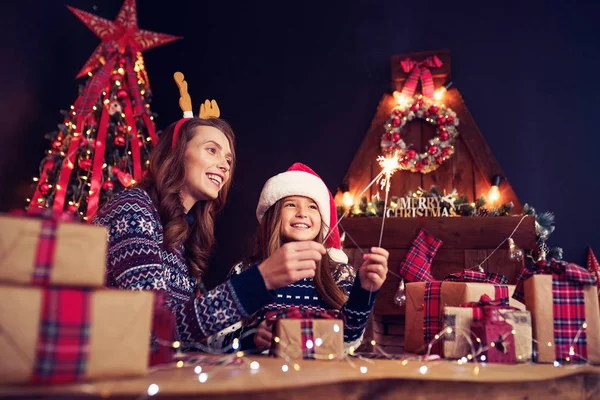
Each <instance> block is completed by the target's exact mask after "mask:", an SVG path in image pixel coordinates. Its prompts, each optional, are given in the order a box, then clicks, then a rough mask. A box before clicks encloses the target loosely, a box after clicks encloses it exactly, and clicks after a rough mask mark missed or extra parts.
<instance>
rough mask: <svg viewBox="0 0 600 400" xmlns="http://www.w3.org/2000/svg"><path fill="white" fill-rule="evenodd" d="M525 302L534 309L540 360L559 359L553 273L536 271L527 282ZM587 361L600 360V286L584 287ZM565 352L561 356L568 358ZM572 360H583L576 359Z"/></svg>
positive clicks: (531, 310) (534, 332) (551, 360)
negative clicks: (555, 330) (540, 273)
mask: <svg viewBox="0 0 600 400" xmlns="http://www.w3.org/2000/svg"><path fill="white" fill-rule="evenodd" d="M524 289H525V305H526V306H527V309H528V310H529V311H530V312H531V318H532V323H533V337H534V339H535V340H536V342H537V344H536V351H537V358H536V361H537V362H541V363H552V362H554V361H555V360H556V359H557V356H556V348H555V347H556V342H555V340H554V312H553V299H552V275H534V276H532V277H530V278H529V279H527V280H525V282H524ZM582 290H583V297H584V301H585V322H586V324H587V329H586V342H587V361H588V362H590V363H592V364H600V312H599V311H598V288H597V287H596V286H594V285H586V286H584V287H583V289H582ZM565 357H568V355H563V356H562V357H559V358H561V359H562V358H565ZM572 361H579V360H577V359H573V360H572Z"/></svg>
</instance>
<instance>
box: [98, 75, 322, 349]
mask: <svg viewBox="0 0 600 400" xmlns="http://www.w3.org/2000/svg"><path fill="white" fill-rule="evenodd" d="M182 78H183V76H181V79H180V80H179V81H178V84H179V85H180V90H181V95H182V98H181V99H180V104H181V105H182V108H183V110H184V115H185V116H187V118H183V119H181V120H180V121H178V122H176V123H174V124H172V125H171V126H169V127H168V128H167V129H166V130H165V131H164V132H163V134H162V135H161V138H160V141H159V143H158V144H157V146H156V147H155V149H154V150H153V152H152V155H151V157H150V165H149V168H148V171H147V175H146V176H145V178H144V179H142V181H141V182H140V183H139V184H138V185H137V187H135V188H133V189H130V190H125V191H123V192H120V193H118V194H117V195H115V196H114V197H113V199H112V200H111V201H110V202H109V203H108V204H107V205H106V206H105V207H103V209H102V210H101V211H100V212H99V213H98V214H97V215H96V216H95V218H94V223H96V224H98V225H102V226H105V227H107V228H108V230H109V248H108V259H107V278H106V281H107V282H106V283H107V285H108V286H113V287H118V288H122V289H132V290H164V291H166V292H167V293H168V300H167V305H168V307H169V309H170V310H171V311H172V312H173V313H174V315H175V317H176V322H177V340H179V341H180V342H181V344H182V348H183V349H191V348H194V345H196V344H198V343H199V342H201V341H202V340H203V339H205V338H206V337H207V336H209V335H211V334H213V333H215V332H218V331H219V330H221V329H223V328H224V327H226V326H229V325H231V324H232V323H235V322H237V321H239V320H241V319H242V318H245V317H247V316H249V315H251V314H252V313H254V312H255V311H257V310H258V309H259V308H260V307H262V306H263V305H265V304H267V303H269V302H270V301H272V299H273V296H272V294H271V292H270V291H271V290H274V289H277V288H279V287H283V286H286V285H288V284H289V283H292V282H295V281H297V280H299V279H304V278H305V277H311V276H314V273H315V268H316V264H315V263H316V262H318V261H320V259H321V255H322V254H324V253H325V249H324V247H323V246H322V245H318V244H317V243H314V242H305V243H299V242H298V243H291V244H290V246H286V247H285V248H282V251H279V252H277V253H276V254H273V255H272V257H270V258H269V259H267V260H265V261H264V262H263V263H261V264H260V265H258V266H255V267H254V268H250V269H248V270H247V271H245V272H244V273H243V274H240V275H239V276H236V277H235V278H233V279H231V280H229V281H227V282H225V283H223V284H221V285H219V286H217V287H216V288H214V289H213V290H211V291H206V290H205V288H204V286H203V285H202V276H203V274H204V272H205V271H206V269H207V267H208V266H207V259H208V256H209V254H210V251H211V250H212V248H213V246H214V241H215V239H214V218H215V215H216V213H217V212H218V211H220V210H221V209H222V208H223V206H224V204H225V199H226V197H227V193H228V191H229V187H230V184H231V177H232V174H233V170H234V167H235V141H234V134H233V131H232V130H231V127H230V126H229V124H228V123H227V122H225V121H224V120H222V119H219V118H218V117H219V112H218V107H216V103H214V102H213V106H214V107H215V108H216V111H215V110H214V109H213V111H214V112H212V113H211V110H207V109H204V108H201V113H200V115H201V118H193V117H191V118H190V117H189V115H190V114H191V101H190V100H189V95H187V92H186V90H185V89H182V86H183V84H185V81H183V79H182ZM176 80H177V79H176ZM186 87H187V86H186ZM186 100H187V101H186Z"/></svg>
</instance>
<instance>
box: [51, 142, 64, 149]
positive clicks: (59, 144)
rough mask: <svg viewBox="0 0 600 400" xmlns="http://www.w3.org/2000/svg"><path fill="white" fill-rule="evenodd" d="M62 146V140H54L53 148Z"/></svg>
mask: <svg viewBox="0 0 600 400" xmlns="http://www.w3.org/2000/svg"><path fill="white" fill-rule="evenodd" d="M61 146H62V142H61V141H60V140H55V141H54V142H52V148H53V149H55V150H58V149H60V147H61Z"/></svg>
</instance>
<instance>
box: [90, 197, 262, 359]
mask: <svg viewBox="0 0 600 400" xmlns="http://www.w3.org/2000/svg"><path fill="white" fill-rule="evenodd" d="M93 222H94V223H95V224H97V225H102V226H105V227H107V228H108V230H109V237H108V257H107V264H106V269H107V271H106V284H107V286H111V287H117V288H121V289H130V290H164V291H166V292H167V294H168V299H167V306H168V307H169V309H170V310H171V311H172V312H173V313H174V314H175V317H176V321H177V339H178V340H180V341H181V343H182V349H183V350H195V349H197V347H196V348H195V347H194V346H195V345H196V344H198V343H201V342H202V341H203V340H204V339H205V338H206V337H208V336H210V335H212V334H214V333H216V332H219V331H220V330H222V329H224V328H226V327H228V326H230V325H231V324H234V323H236V322H238V321H240V320H242V319H243V318H246V317H248V316H249V315H252V314H253V313H255V312H256V311H257V310H258V309H259V308H261V307H263V306H265V305H266V304H269V303H271V302H272V301H273V295H272V294H271V293H270V292H269V291H268V290H267V288H266V287H265V283H264V280H263V278H262V275H261V274H260V272H259V271H258V268H257V267H253V268H250V269H248V270H247V271H244V272H243V273H242V274H239V275H236V276H235V277H232V279H230V280H228V281H226V282H225V283H223V284H221V285H219V286H217V287H216V288H214V289H213V290H211V291H208V292H206V293H204V294H203V295H202V296H198V297H196V288H197V287H200V284H201V282H197V281H196V279H195V278H194V277H193V276H192V275H191V274H190V268H189V266H188V265H187V263H186V260H185V256H184V254H185V249H184V247H183V245H181V246H179V247H178V248H177V249H165V248H163V226H162V224H161V222H160V217H159V214H158V211H157V209H156V207H155V205H154V204H153V202H152V200H151V199H150V196H149V195H148V193H146V192H145V191H144V190H142V189H139V188H135V189H131V190H125V191H122V192H120V193H118V194H116V195H115V196H114V198H113V199H112V200H111V201H110V202H109V203H108V204H107V205H106V206H105V207H103V209H102V210H100V212H98V214H97V215H96V216H95V217H94V221H93ZM124 306H125V305H124Z"/></svg>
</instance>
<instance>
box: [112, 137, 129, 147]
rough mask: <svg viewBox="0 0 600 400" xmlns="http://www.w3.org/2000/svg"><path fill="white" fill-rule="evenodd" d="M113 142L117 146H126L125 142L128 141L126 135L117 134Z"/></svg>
mask: <svg viewBox="0 0 600 400" xmlns="http://www.w3.org/2000/svg"><path fill="white" fill-rule="evenodd" d="M113 142H114V144H115V145H116V146H125V143H126V142H127V140H126V139H125V136H122V135H118V136H115V140H114V141H113Z"/></svg>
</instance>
